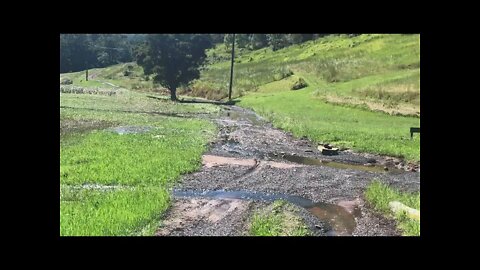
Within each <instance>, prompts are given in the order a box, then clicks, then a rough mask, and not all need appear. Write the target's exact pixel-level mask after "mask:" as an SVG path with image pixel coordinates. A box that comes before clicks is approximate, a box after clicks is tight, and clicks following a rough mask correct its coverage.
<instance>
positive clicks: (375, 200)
mask: <svg viewBox="0 0 480 270" xmlns="http://www.w3.org/2000/svg"><path fill="white" fill-rule="evenodd" d="M365 198H366V199H367V201H368V202H369V203H370V204H371V205H372V206H373V208H374V209H376V210H378V211H380V212H381V213H383V214H385V215H387V216H394V215H393V213H392V212H391V210H390V207H389V205H388V204H389V203H390V202H392V201H399V202H401V203H403V204H405V205H406V206H408V207H411V208H414V209H417V210H420V193H405V192H400V191H397V190H394V189H392V188H390V187H389V186H387V185H385V184H382V183H381V182H379V181H373V182H372V183H371V184H370V185H369V186H368V188H367V190H366V191H365ZM395 218H396V220H397V222H398V227H399V228H400V229H401V230H402V232H403V233H404V235H407V236H419V235H420V221H417V220H413V219H410V218H408V217H407V216H406V215H405V214H404V213H403V214H398V215H395Z"/></svg>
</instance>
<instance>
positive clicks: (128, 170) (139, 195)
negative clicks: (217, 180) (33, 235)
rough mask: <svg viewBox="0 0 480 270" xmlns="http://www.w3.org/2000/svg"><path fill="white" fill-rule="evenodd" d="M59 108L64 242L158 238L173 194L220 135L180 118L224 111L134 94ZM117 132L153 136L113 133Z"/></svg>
mask: <svg viewBox="0 0 480 270" xmlns="http://www.w3.org/2000/svg"><path fill="white" fill-rule="evenodd" d="M60 106H61V109H60V235H102V236H109V235H151V234H153V232H154V229H155V228H156V227H158V226H157V225H158V222H161V215H162V213H163V212H164V211H165V210H166V209H167V208H168V206H169V201H170V194H169V191H168V189H169V188H170V187H171V186H172V184H173V183H174V182H175V180H177V179H178V178H179V176H180V175H181V174H184V173H188V172H192V171H194V170H196V169H197V168H198V167H199V166H200V164H201V154H202V152H203V151H205V149H206V144H207V142H208V141H209V140H211V139H212V138H214V137H215V134H216V133H215V126H214V125H213V124H211V123H210V122H208V121H206V120H200V119H192V118H183V117H181V116H182V115H187V114H192V113H216V112H218V110H219V109H218V108H217V107H215V106H213V105H209V104H175V103H172V102H170V101H168V100H157V99H151V98H147V97H146V96H145V95H141V94H138V93H133V92H130V91H128V90H122V91H118V94H116V95H113V96H103V95H89V94H60ZM169 114H171V115H172V116H168V115H169ZM118 126H141V127H145V126H146V127H148V128H150V129H149V130H148V131H147V132H145V133H130V134H118V133H115V132H113V131H111V130H109V128H113V127H118Z"/></svg>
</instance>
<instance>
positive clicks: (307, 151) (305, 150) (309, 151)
mask: <svg viewBox="0 0 480 270" xmlns="http://www.w3.org/2000/svg"><path fill="white" fill-rule="evenodd" d="M305 152H313V151H312V150H305Z"/></svg>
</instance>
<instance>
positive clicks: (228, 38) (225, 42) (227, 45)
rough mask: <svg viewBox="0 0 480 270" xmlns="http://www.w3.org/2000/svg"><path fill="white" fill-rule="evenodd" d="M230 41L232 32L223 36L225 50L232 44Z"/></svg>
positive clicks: (228, 49)
mask: <svg viewBox="0 0 480 270" xmlns="http://www.w3.org/2000/svg"><path fill="white" fill-rule="evenodd" d="M232 41H233V34H225V36H224V37H223V43H224V44H225V49H227V51H230V48H231V46H232Z"/></svg>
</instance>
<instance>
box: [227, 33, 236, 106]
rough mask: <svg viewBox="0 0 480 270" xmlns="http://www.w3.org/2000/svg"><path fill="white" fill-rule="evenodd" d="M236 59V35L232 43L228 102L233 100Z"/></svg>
mask: <svg viewBox="0 0 480 270" xmlns="http://www.w3.org/2000/svg"><path fill="white" fill-rule="evenodd" d="M234 57H235V34H233V41H232V64H231V65H230V89H229V90H228V100H232V82H233V58H234Z"/></svg>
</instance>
